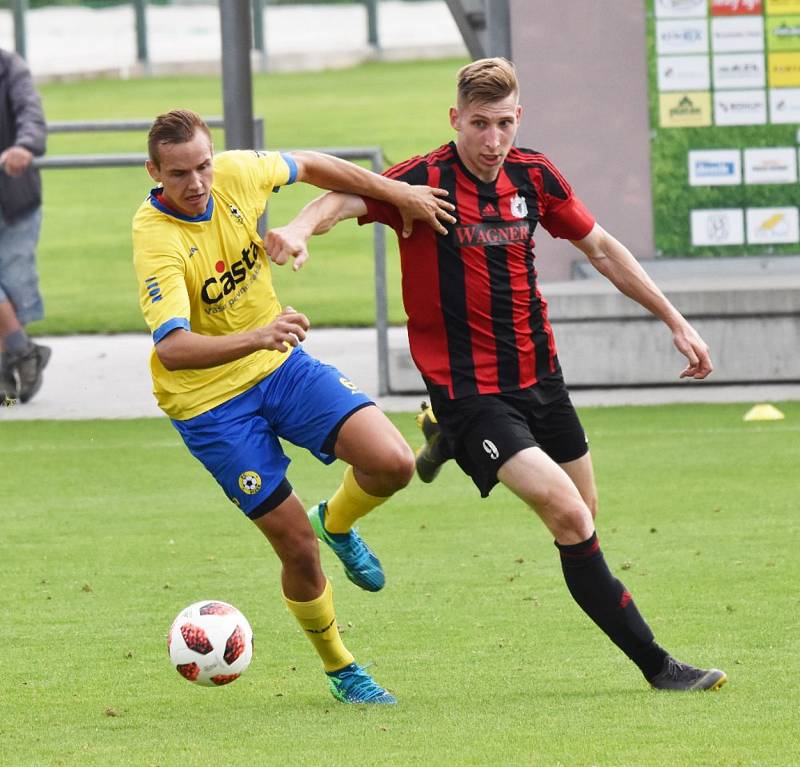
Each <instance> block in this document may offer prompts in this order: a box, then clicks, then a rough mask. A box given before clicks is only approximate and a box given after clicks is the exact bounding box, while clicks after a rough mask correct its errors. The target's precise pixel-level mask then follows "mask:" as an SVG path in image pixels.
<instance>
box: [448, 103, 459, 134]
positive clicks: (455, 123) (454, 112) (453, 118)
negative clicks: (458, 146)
mask: <svg viewBox="0 0 800 767" xmlns="http://www.w3.org/2000/svg"><path fill="white" fill-rule="evenodd" d="M450 126H451V127H452V128H453V130H456V131H457V130H460V128H459V119H458V109H456V107H450Z"/></svg>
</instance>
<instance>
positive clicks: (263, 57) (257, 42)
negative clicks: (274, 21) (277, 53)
mask: <svg viewBox="0 0 800 767" xmlns="http://www.w3.org/2000/svg"><path fill="white" fill-rule="evenodd" d="M252 4H253V48H254V49H255V50H257V51H258V54H259V56H258V57H259V69H260V70H261V71H262V72H266V71H267V41H266V38H265V36H264V6H265V5H266V0H252Z"/></svg>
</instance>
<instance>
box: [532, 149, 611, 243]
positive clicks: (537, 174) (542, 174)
mask: <svg viewBox="0 0 800 767" xmlns="http://www.w3.org/2000/svg"><path fill="white" fill-rule="evenodd" d="M528 172H529V174H530V179H531V182H532V183H533V185H534V187H535V188H536V193H537V197H538V200H539V221H540V222H541V224H542V226H543V227H544V228H545V229H547V231H548V232H549V233H550V234H551V235H552V236H553V237H560V238H561V239H564V240H582V239H583V238H584V237H586V235H587V234H589V232H591V231H592V227H593V226H594V224H595V218H594V216H593V215H592V214H591V213H590V212H589V210H588V209H587V208H586V206H585V205H584V204H583V203H582V202H581V201H580V200H579V199H578V198H577V197H576V196H575V194H574V192H573V191H572V187H571V186H570V185H569V183H567V180H566V179H565V178H564V177H563V176H562V175H561V173H560V171H559V170H558V168H556V166H555V165H553V163H552V162H550V160H548V159H547V158H546V157H545V156H544V155H543V154H538V153H537V154H536V155H535V158H534V161H533V164H532V166H531V167H530V170H529V171H528Z"/></svg>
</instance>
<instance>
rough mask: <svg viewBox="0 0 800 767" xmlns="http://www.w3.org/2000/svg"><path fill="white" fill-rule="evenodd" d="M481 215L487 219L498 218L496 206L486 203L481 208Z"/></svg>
mask: <svg viewBox="0 0 800 767" xmlns="http://www.w3.org/2000/svg"><path fill="white" fill-rule="evenodd" d="M481 215H482V216H483V217H484V218H488V217H489V216H499V215H500V213H499V212H498V210H497V206H496V205H495V204H494V203H493V202H487V203H486V205H484V206H483V210H482V211H481Z"/></svg>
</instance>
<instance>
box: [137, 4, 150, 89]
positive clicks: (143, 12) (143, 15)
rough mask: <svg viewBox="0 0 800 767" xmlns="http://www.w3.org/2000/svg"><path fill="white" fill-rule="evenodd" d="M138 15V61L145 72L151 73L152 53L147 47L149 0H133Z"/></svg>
mask: <svg viewBox="0 0 800 767" xmlns="http://www.w3.org/2000/svg"><path fill="white" fill-rule="evenodd" d="M133 11H134V14H135V16H136V61H137V62H138V63H139V64H141V66H142V70H143V71H144V73H145V74H148V75H149V74H150V53H149V51H148V49H147V0H133Z"/></svg>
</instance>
